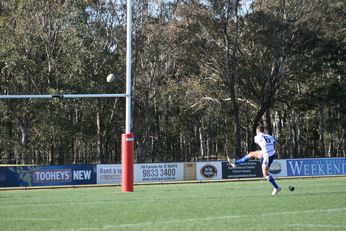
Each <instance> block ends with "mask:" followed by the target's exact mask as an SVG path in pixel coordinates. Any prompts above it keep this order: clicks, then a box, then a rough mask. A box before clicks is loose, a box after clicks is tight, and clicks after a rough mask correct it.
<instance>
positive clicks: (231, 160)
mask: <svg viewBox="0 0 346 231" xmlns="http://www.w3.org/2000/svg"><path fill="white" fill-rule="evenodd" d="M227 161H228V163H229V164H230V165H231V166H232V168H236V167H237V165H236V164H235V160H234V159H230V158H229V157H228V156H227Z"/></svg>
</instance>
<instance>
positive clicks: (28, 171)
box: [0, 165, 96, 187]
mask: <svg viewBox="0 0 346 231" xmlns="http://www.w3.org/2000/svg"><path fill="white" fill-rule="evenodd" d="M82 184H96V165H60V166H59V165H56V166H14V167H0V187H21V186H22V187H26V186H58V185H82Z"/></svg>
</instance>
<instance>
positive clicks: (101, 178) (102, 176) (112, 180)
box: [96, 164, 121, 184]
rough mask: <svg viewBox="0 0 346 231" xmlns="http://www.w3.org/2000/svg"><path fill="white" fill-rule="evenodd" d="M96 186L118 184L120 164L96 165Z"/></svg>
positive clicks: (119, 180)
mask: <svg viewBox="0 0 346 231" xmlns="http://www.w3.org/2000/svg"><path fill="white" fill-rule="evenodd" d="M96 175H97V184H119V183H120V182H121V165H120V164H103V165H97V174H96Z"/></svg>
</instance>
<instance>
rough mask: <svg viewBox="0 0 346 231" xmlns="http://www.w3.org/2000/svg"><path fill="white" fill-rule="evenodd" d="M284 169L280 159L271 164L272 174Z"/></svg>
mask: <svg viewBox="0 0 346 231" xmlns="http://www.w3.org/2000/svg"><path fill="white" fill-rule="evenodd" d="M281 171H282V167H281V163H280V162H278V161H275V160H274V162H273V163H272V165H271V166H270V169H269V172H270V173H272V174H279V173H280V172H281Z"/></svg>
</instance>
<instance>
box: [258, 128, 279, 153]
mask: <svg viewBox="0 0 346 231" xmlns="http://www.w3.org/2000/svg"><path fill="white" fill-rule="evenodd" d="M275 142H276V140H275V139H274V138H273V137H272V136H271V135H268V134H266V133H262V132H260V133H258V135H256V136H255V143H256V144H258V145H259V146H260V147H261V150H262V151H263V156H268V157H270V156H272V155H274V153H275V148H274V144H275Z"/></svg>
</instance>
